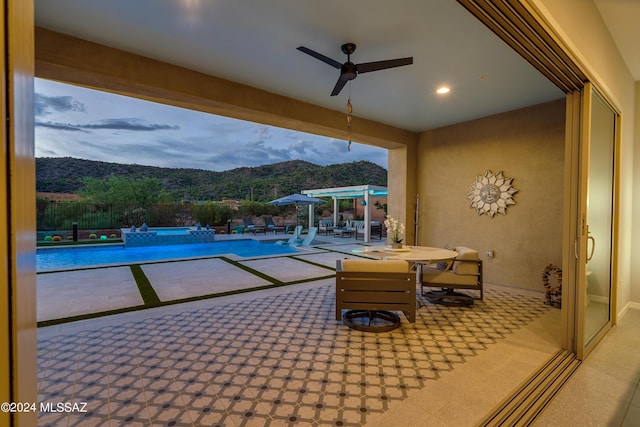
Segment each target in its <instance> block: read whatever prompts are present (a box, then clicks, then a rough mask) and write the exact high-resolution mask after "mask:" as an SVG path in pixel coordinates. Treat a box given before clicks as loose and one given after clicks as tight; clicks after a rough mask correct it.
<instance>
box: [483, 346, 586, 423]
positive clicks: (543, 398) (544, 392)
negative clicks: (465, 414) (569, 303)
mask: <svg viewBox="0 0 640 427" xmlns="http://www.w3.org/2000/svg"><path fill="white" fill-rule="evenodd" d="M580 363H581V362H580V361H579V360H578V359H576V355H575V354H573V353H570V352H569V351H567V350H560V351H559V352H558V353H556V354H555V355H554V356H553V357H552V358H551V359H550V360H549V361H548V362H547V363H546V364H545V365H544V366H543V367H542V368H540V370H538V372H536V373H535V374H533V375H532V376H531V377H530V378H529V379H527V380H526V381H525V382H523V383H522V384H521V385H520V387H518V389H517V390H516V391H515V393H514V394H512V395H511V396H509V397H508V398H506V399H505V400H503V401H502V402H501V403H500V404H499V405H498V406H497V407H496V408H495V409H494V410H493V411H491V412H490V413H489V415H488V416H487V417H486V418H485V419H484V420H483V421H482V422H481V423H479V424H478V426H481V427H494V426H528V425H531V423H533V421H534V420H535V419H536V418H537V417H538V416H539V415H540V414H541V413H542V411H543V410H544V408H545V407H546V406H547V404H548V403H549V402H550V401H551V399H553V397H554V396H555V395H556V393H557V392H558V391H559V390H560V389H561V388H562V386H563V385H564V384H565V383H566V382H567V380H568V379H569V378H570V377H571V375H572V374H573V373H574V372H575V370H576V369H577V368H578V366H580Z"/></svg>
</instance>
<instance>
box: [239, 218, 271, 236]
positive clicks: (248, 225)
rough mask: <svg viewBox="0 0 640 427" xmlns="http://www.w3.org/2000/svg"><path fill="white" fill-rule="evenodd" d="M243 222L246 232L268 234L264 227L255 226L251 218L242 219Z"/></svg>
mask: <svg viewBox="0 0 640 427" xmlns="http://www.w3.org/2000/svg"><path fill="white" fill-rule="evenodd" d="M242 221H243V222H244V232H247V231H250V232H252V233H253V234H256V233H264V234H267V231H266V229H265V228H264V227H262V226H258V225H255V224H254V223H253V220H252V219H251V218H242Z"/></svg>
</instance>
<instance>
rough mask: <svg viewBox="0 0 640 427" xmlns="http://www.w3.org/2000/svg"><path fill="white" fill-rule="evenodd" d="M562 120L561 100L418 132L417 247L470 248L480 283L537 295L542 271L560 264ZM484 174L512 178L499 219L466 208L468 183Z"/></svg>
mask: <svg viewBox="0 0 640 427" xmlns="http://www.w3.org/2000/svg"><path fill="white" fill-rule="evenodd" d="M564 123H565V102H564V99H561V100H558V101H554V102H551V103H545V104H541V105H537V106H533V107H528V108H524V109H520V110H515V111H511V112H507V113H503V114H499V115H495V116H491V117H486V118H482V119H478V120H473V121H469V122H465V123H460V124H457V125H453V126H448V127H444V128H440V129H435V130H431V131H427V132H424V133H423V134H421V136H420V140H419V147H418V193H419V194H420V200H421V203H420V205H421V211H420V229H419V235H420V241H419V242H420V244H422V245H429V246H442V245H445V244H450V245H465V246H469V247H472V248H476V249H478V250H479V251H480V255H481V258H482V259H483V260H484V263H485V264H484V272H485V281H486V282H490V283H498V284H504V285H510V286H516V287H521V288H528V289H536V290H544V286H543V285H542V280H541V273H542V271H543V269H544V268H545V266H546V265H547V264H550V263H553V264H556V265H561V263H562V212H563V176H564V126H565V124H564ZM487 170H491V171H493V172H494V173H498V172H499V171H503V172H504V175H505V176H506V177H511V178H514V179H513V182H512V185H513V187H515V188H516V189H518V190H519V192H518V193H516V195H515V196H514V199H515V201H516V204H515V205H512V206H510V207H509V208H508V209H507V214H506V215H499V214H498V215H496V216H495V217H493V218H490V217H488V216H486V215H482V216H478V214H477V213H476V211H475V209H472V208H470V207H469V204H470V201H469V200H468V199H467V198H466V195H467V193H468V192H469V185H470V184H471V183H473V182H474V181H475V178H476V176H477V175H483V174H484V173H485V172H486V171H487ZM488 250H493V251H494V253H495V256H494V258H493V259H488V258H487V256H486V252H487V251H488Z"/></svg>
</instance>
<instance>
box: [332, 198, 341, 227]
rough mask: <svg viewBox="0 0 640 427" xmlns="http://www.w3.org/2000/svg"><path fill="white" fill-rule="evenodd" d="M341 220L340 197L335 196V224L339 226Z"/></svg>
mask: <svg viewBox="0 0 640 427" xmlns="http://www.w3.org/2000/svg"><path fill="white" fill-rule="evenodd" d="M339 220H340V199H338V198H337V197H336V196H333V226H334V227H337V226H338V222H339Z"/></svg>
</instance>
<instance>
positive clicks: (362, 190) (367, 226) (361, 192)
mask: <svg viewBox="0 0 640 427" xmlns="http://www.w3.org/2000/svg"><path fill="white" fill-rule="evenodd" d="M302 194H306V195H307V196H311V197H321V198H322V197H331V198H332V199H333V223H334V224H337V223H338V214H339V212H338V211H339V209H338V200H340V199H363V202H364V203H363V206H364V241H365V243H368V242H369V241H370V237H371V236H370V234H371V198H372V197H382V196H386V195H387V194H388V192H387V187H381V186H378V185H354V186H351V187H336V188H320V189H315V190H303V191H302ZM313 223H314V218H313V205H309V227H312V226H313Z"/></svg>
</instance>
